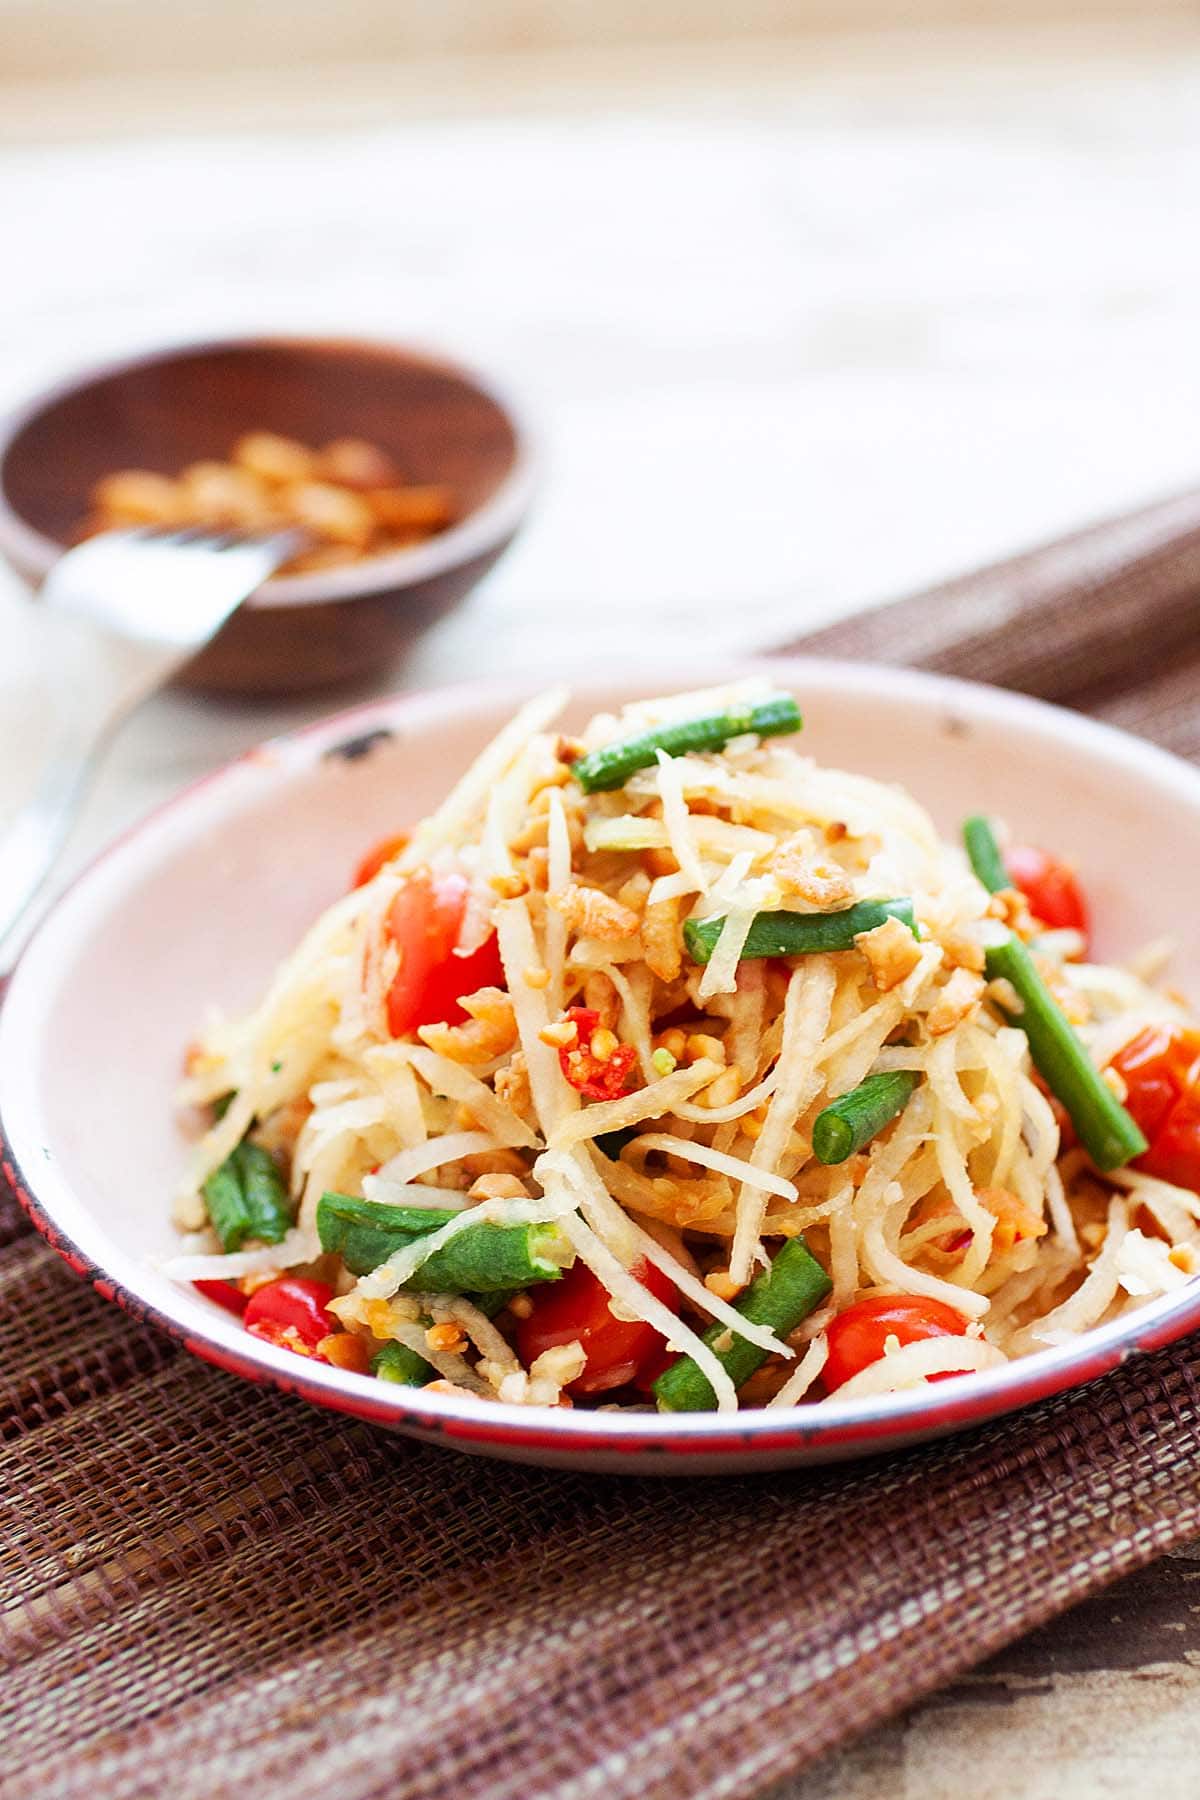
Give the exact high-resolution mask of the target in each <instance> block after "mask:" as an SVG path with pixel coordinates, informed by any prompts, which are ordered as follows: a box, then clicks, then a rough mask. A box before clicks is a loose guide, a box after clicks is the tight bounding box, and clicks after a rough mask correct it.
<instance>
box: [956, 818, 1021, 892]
mask: <svg viewBox="0 0 1200 1800" xmlns="http://www.w3.org/2000/svg"><path fill="white" fill-rule="evenodd" d="M962 834H963V844H964V845H965V847H966V852H967V860H968V862H969V863H970V865H971V867H972V869H973V870H974V872H975V874H976V875H977V876H978V877H979V880H980V881H982V883H983V885H984V887H985V888H986V889H987V891H988V893H989V894H998V893H999V892H1000V890H1001V888H1010V887H1011V886H1012V877H1011V876H1010V874H1009V872H1008V870H1007V869H1006V868H1005V866H1004V858H1003V857H1002V856H1001V854H1000V846H999V844H998V843H997V842H996V834H995V832H994V831H993V830H992V828H991V825H990V824H989V823H988V821H987V820H986V819H985V818H984V817H983V815H982V813H976V814H975V815H974V816H973V817H972V818H970V819H965V820H964V821H963V828H962Z"/></svg>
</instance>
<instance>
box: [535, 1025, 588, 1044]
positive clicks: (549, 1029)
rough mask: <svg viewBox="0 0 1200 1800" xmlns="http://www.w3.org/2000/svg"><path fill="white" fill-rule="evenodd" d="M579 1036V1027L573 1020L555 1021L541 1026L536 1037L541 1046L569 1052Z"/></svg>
mask: <svg viewBox="0 0 1200 1800" xmlns="http://www.w3.org/2000/svg"><path fill="white" fill-rule="evenodd" d="M578 1036H579V1027H578V1025H576V1023H575V1021H574V1019H556V1020H554V1021H552V1023H551V1024H549V1025H543V1026H542V1029H541V1030H540V1031H539V1032H538V1037H539V1038H540V1039H541V1041H542V1043H543V1044H549V1046H550V1048H551V1050H569V1049H570V1047H571V1045H572V1044H573V1043H574V1042H575V1040H576V1038H577V1037H578Z"/></svg>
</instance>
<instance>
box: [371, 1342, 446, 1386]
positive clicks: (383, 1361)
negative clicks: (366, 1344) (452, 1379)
mask: <svg viewBox="0 0 1200 1800" xmlns="http://www.w3.org/2000/svg"><path fill="white" fill-rule="evenodd" d="M371 1373H372V1375H376V1376H378V1378H379V1380H380V1381H391V1382H393V1383H394V1384H395V1385H396V1386H397V1387H424V1386H425V1383H426V1382H427V1381H432V1380H433V1379H434V1377H435V1376H436V1374H437V1370H436V1369H435V1368H433V1366H432V1365H431V1364H430V1363H427V1362H426V1361H425V1358H424V1357H423V1356H418V1354H417V1352H416V1351H415V1350H410V1349H409V1347H408V1345H407V1344H397V1343H395V1342H392V1343H390V1344H385V1345H384V1346H383V1349H382V1350H380V1351H378V1352H377V1354H376V1355H374V1356H373V1357H372V1358H371Z"/></svg>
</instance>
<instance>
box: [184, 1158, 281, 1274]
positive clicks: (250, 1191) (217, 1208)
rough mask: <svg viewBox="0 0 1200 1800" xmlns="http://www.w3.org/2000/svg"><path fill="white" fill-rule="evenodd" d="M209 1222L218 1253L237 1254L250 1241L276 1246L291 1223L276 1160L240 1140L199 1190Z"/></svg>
mask: <svg viewBox="0 0 1200 1800" xmlns="http://www.w3.org/2000/svg"><path fill="white" fill-rule="evenodd" d="M203 1193H204V1203H205V1205H206V1206H207V1208H208V1217H209V1222H210V1224H211V1225H212V1228H213V1230H214V1231H215V1232H216V1234H217V1237H218V1238H219V1239H220V1242H221V1248H222V1250H240V1249H241V1248H242V1246H243V1245H244V1244H245V1243H246V1242H247V1240H248V1239H250V1238H256V1239H258V1240H259V1242H260V1243H264V1244H279V1243H282V1242H283V1239H284V1238H285V1237H286V1236H287V1233H288V1230H289V1228H290V1226H291V1223H292V1209H291V1204H290V1202H289V1200H288V1192H287V1187H286V1185H285V1183H284V1179H283V1176H282V1175H281V1174H280V1172H279V1167H278V1165H277V1163H276V1161H275V1158H274V1157H273V1156H271V1155H269V1154H268V1152H267V1151H266V1150H264V1149H262V1148H261V1147H260V1146H259V1145H258V1144H252V1143H250V1142H249V1141H248V1140H247V1139H245V1138H243V1140H242V1142H241V1143H240V1144H239V1145H238V1146H237V1148H236V1149H235V1150H231V1151H230V1153H229V1155H228V1156H227V1157H226V1158H225V1161H224V1162H223V1163H222V1164H221V1166H220V1168H219V1169H214V1170H213V1172H212V1174H211V1175H210V1176H209V1178H208V1180H207V1181H206V1182H205V1183H204V1188H203Z"/></svg>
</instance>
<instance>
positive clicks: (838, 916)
mask: <svg viewBox="0 0 1200 1800" xmlns="http://www.w3.org/2000/svg"><path fill="white" fill-rule="evenodd" d="M889 919H899V920H900V923H901V924H902V925H907V926H908V929H909V930H910V931H911V932H912V934H913V936H914V937H915V936H916V935H917V924H916V918H915V916H914V914H913V903H912V901H911V900H908V899H902V900H860V901H858V902H857V904H856V905H854V906H846V907H843V908H842V910H841V911H840V912H827V913H801V912H787V911H780V912H761V913H758V914H757V915H756V916H755V919H754V923H753V924H752V925H751V927H750V931H749V934H748V936H747V938H746V942H745V943H744V944H743V946H742V954H741V958H740V960H741V961H742V962H745V961H746V960H747V959H748V958H750V957H756V956H810V955H812V954H814V953H816V952H817V951H822V950H853V948H854V940H855V938H856V937H859V936H860V935H861V934H862V933H863V932H864V931H874V929H875V927H876V926H877V925H886V923H887V921H888V920H889ZM724 923H725V920H724V919H723V918H719V919H689V920H688V921H687V923H686V924H685V925H684V928H683V941H684V943H685V944H686V945H687V951H688V955H689V956H690V957H691V959H692V961H693V962H698V963H706V962H707V961H708V959H709V958H710V956H711V955H712V953H713V951H714V950H715V949H716V945H717V939H718V938H719V937H720V935H721V927H722V926H723V925H724Z"/></svg>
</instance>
